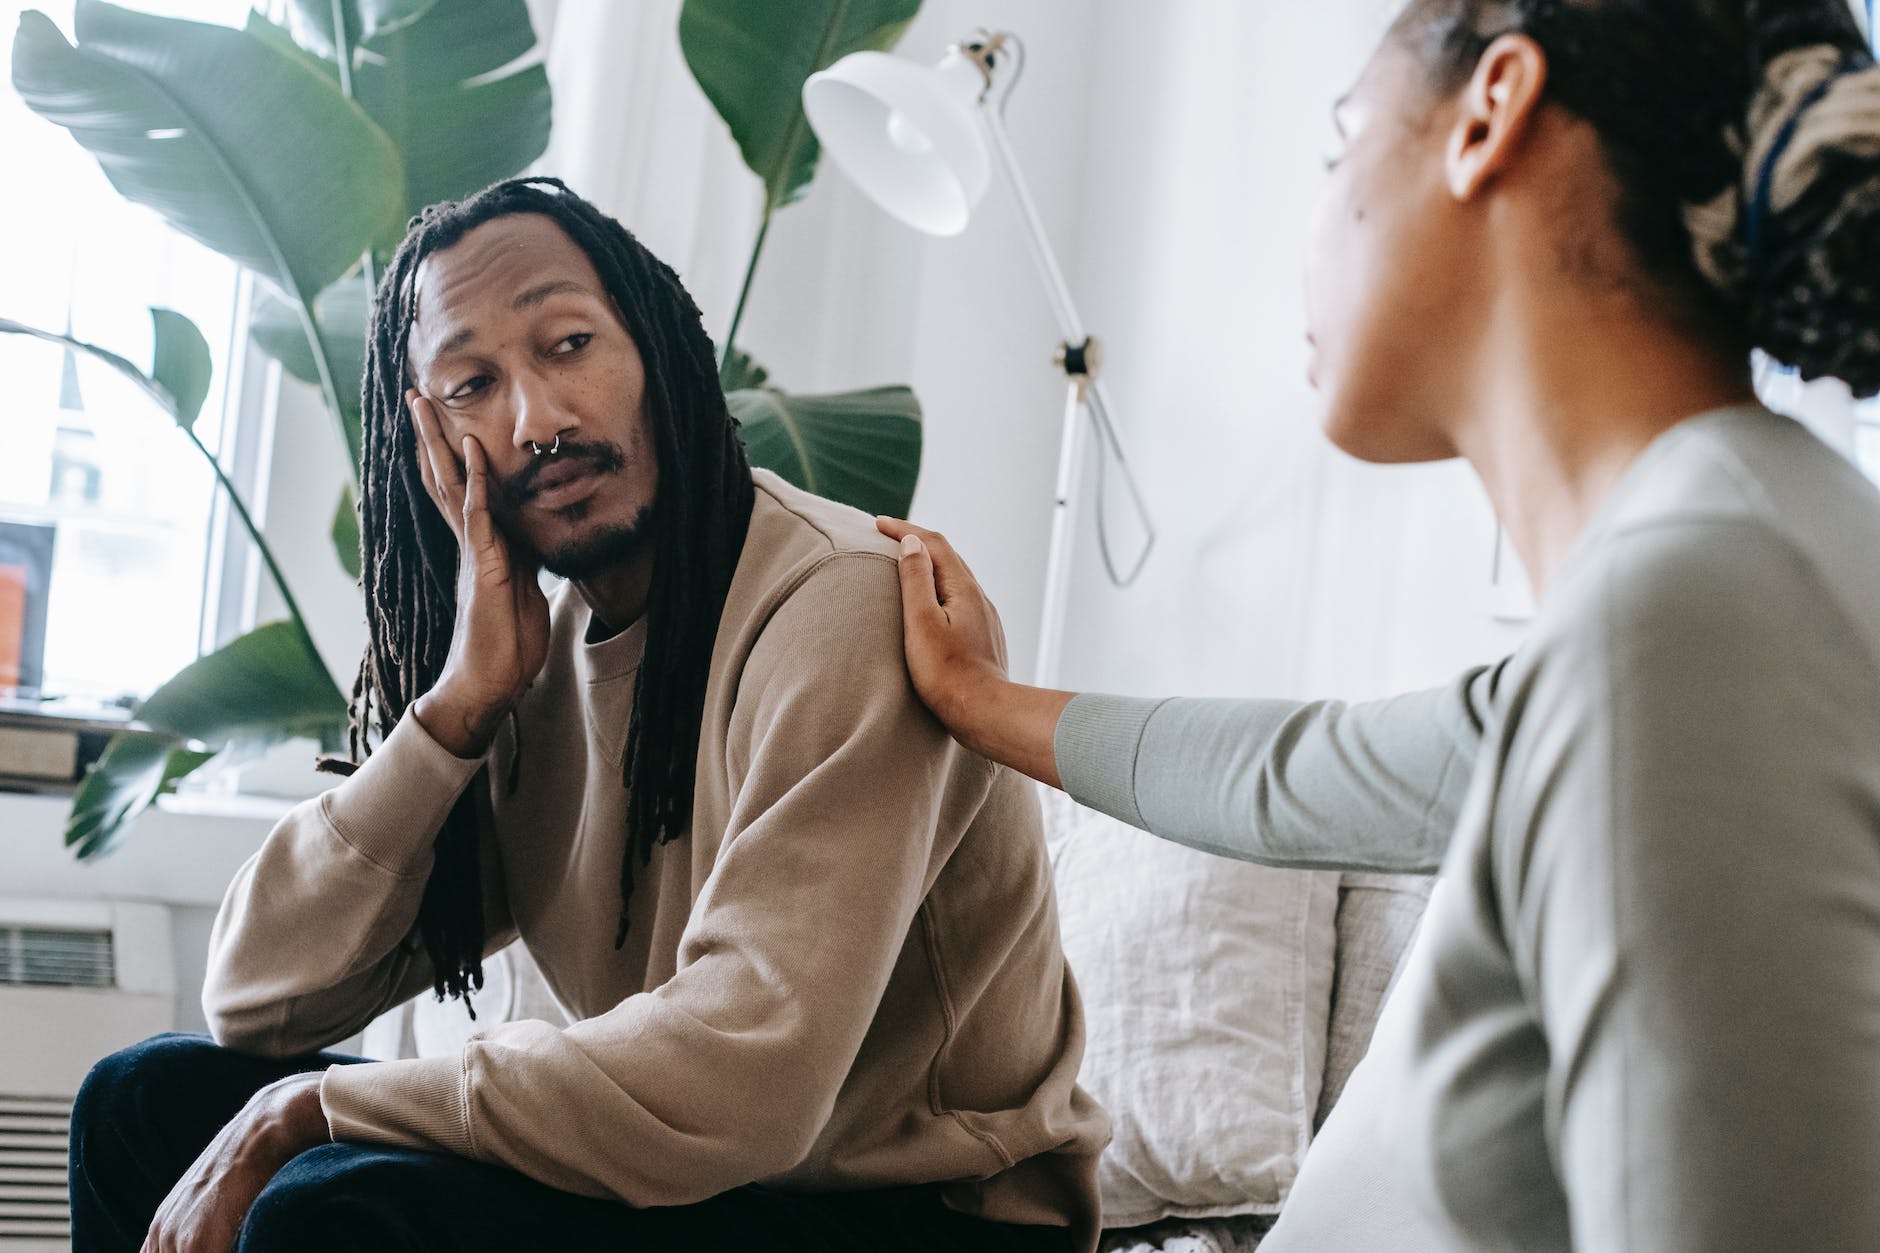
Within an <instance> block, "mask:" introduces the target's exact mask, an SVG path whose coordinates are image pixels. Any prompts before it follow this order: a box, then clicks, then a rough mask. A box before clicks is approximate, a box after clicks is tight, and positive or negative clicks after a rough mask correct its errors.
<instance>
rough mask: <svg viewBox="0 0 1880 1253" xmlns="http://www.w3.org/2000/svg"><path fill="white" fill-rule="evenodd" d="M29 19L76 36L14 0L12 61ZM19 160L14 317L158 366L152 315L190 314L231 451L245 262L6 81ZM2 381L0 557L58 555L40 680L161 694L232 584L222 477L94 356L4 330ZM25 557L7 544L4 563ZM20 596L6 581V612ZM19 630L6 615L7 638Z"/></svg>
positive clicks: (3, 142) (5, 53)
mask: <svg viewBox="0 0 1880 1253" xmlns="http://www.w3.org/2000/svg"><path fill="white" fill-rule="evenodd" d="M138 7H140V8H143V9H149V10H155V11H166V12H169V13H171V14H173V15H176V16H188V17H191V18H195V19H198V20H204V19H206V20H216V21H222V22H227V23H230V24H234V23H239V22H240V21H242V20H243V18H244V16H245V15H246V13H247V9H248V5H247V4H246V3H245V2H243V0H169V2H168V3H163V2H161V0H138ZM28 8H36V9H39V10H40V11H41V12H43V13H45V14H46V15H47V16H48V17H50V18H51V19H52V20H53V21H54V22H56V23H58V24H59V26H60V28H61V29H62V30H64V31H65V32H66V34H67V36H68V37H70V34H71V29H72V26H71V23H72V0H33V2H31V3H19V2H17V0H0V64H10V63H11V52H12V42H13V35H14V32H15V30H16V29H17V28H18V25H19V17H20V13H21V12H22V11H23V10H24V9H28ZM0 167H3V168H4V170H5V177H6V182H7V184H8V186H9V187H10V188H12V189H14V191H15V194H13V195H9V196H6V197H0V270H3V271H4V273H5V275H6V282H5V284H4V286H3V287H0V314H4V315H6V316H8V317H12V318H14V319H16V320H18V321H21V322H26V323H28V324H31V325H34V326H39V327H44V328H47V329H50V330H69V331H70V333H71V334H73V335H74V336H76V337H77V338H79V339H81V340H86V341H89V342H92V343H96V344H99V345H101V346H103V347H106V348H109V349H111V350H112V351H114V352H118V353H121V354H122V355H124V356H126V357H128V358H129V359H131V360H132V361H134V362H137V363H138V364H140V365H145V366H147V365H148V363H149V360H150V335H151V326H150V315H149V312H148V309H149V306H152V305H161V306H166V307H168V308H172V309H176V310H177V311H178V312H181V313H183V314H185V315H187V316H188V317H189V318H191V319H192V320H193V321H195V323H196V324H197V326H199V327H200V328H201V329H202V332H203V334H204V336H205V337H207V339H208V341H209V346H210V351H211V353H212V355H213V357H214V360H215V379H214V389H213V390H212V391H211V392H210V394H209V398H208V401H207V403H206V404H205V405H204V406H203V412H202V416H201V418H200V419H199V421H198V423H197V431H198V433H199V434H200V435H201V436H202V439H203V441H204V443H206V444H207V445H208V446H209V447H210V448H211V449H217V448H221V447H225V446H227V445H228V444H229V443H230V436H231V434H232V431H233V425H234V423H233V419H232V416H231V414H232V411H233V409H234V406H232V405H231V404H230V402H229V397H230V395H231V394H238V393H239V386H236V387H234V388H233V389H231V383H232V382H233V381H234V379H233V370H234V369H238V368H239V365H240V362H241V360H242V358H243V356H244V355H245V348H244V345H243V344H242V343H241V342H240V340H239V339H238V336H241V335H243V334H244V331H243V328H242V327H241V325H240V319H239V318H238V317H237V312H238V306H239V303H240V299H241V294H242V291H243V283H242V279H241V276H240V275H239V273H238V270H237V267H236V266H235V265H234V264H233V263H231V262H229V261H227V260H225V259H223V258H222V257H220V256H218V255H217V254H215V253H213V252H211V251H209V250H208V249H206V248H204V247H202V246H201V245H199V244H197V243H195V242H194V241H193V240H190V239H187V238H185V237H183V236H181V235H179V234H177V233H176V232H174V231H172V230H170V229H169V228H168V227H167V226H166V225H164V223H163V221H162V219H161V218H159V217H158V216H157V215H156V214H155V213H153V212H152V211H150V210H148V209H145V208H142V207H141V206H137V205H133V204H131V203H129V202H128V201H126V200H124V199H123V198H122V197H121V196H119V195H118V193H117V192H116V190H115V189H113V188H112V186H111V185H110V183H109V181H107V180H106V178H105V176H104V174H103V172H102V171H101V170H100V169H99V168H98V164H97V162H96V161H95V160H93V158H92V156H91V154H90V153H88V152H86V151H85V150H84V149H83V148H82V147H81V146H80V145H79V144H78V143H77V142H76V141H75V140H73V139H72V137H71V136H70V135H69V134H67V133H66V131H65V130H64V129H63V128H61V127H58V126H55V125H53V124H51V123H49V122H47V121H45V120H43V119H41V118H40V117H38V116H37V115H36V114H34V113H33V112H32V111H31V110H29V109H27V108H26V106H25V105H24V104H23V103H22V102H21V101H20V99H19V97H18V96H16V95H15V94H14V93H13V92H12V91H11V89H10V88H6V89H0ZM0 379H5V380H6V388H5V392H4V399H0V407H3V408H4V412H3V413H0V432H4V439H5V440H6V447H7V451H6V453H5V455H3V456H0V549H6V550H7V551H13V552H17V551H20V550H21V548H22V546H24V547H25V548H32V547H35V546H39V547H49V549H50V578H49V582H48V583H47V585H46V586H45V587H44V588H43V600H44V603H43V605H42V606H40V608H41V610H42V611H43V614H44V624H43V631H42V632H41V641H42V643H43V654H42V656H41V657H39V658H38V660H39V661H40V662H41V664H40V665H39V666H38V667H37V669H38V670H39V672H40V683H39V686H40V687H41V688H42V689H43V690H44V691H45V692H47V693H48V694H54V695H59V696H73V697H78V698H80V699H84V700H110V699H114V698H118V697H123V696H141V695H146V694H148V692H149V691H150V690H151V689H152V688H153V687H155V686H156V685H157V684H158V683H161V682H162V681H163V680H164V679H166V678H168V677H169V676H170V675H171V674H173V673H174V672H175V671H176V670H177V669H179V668H180V667H181V666H183V665H185V664H187V663H188V662H189V661H191V660H193V659H194V658H195V657H196V656H197V655H198V653H199V651H200V645H201V643H202V639H203V636H204V624H205V620H206V619H207V618H209V617H210V615H208V614H207V613H206V612H205V608H206V606H208V605H209V604H210V603H211V601H212V597H213V593H214V592H215V591H216V590H218V585H219V580H217V579H211V578H210V577H209V575H210V571H209V568H208V565H209V561H208V554H209V553H210V551H211V545H210V543H209V540H210V536H211V529H212V527H213V526H214V525H216V523H217V521H218V510H217V501H216V489H215V483H214V479H213V477H212V476H211V475H210V473H209V471H208V468H207V467H206V466H205V465H204V464H203V462H202V459H201V457H200V455H199V454H197V453H196V451H195V450H194V449H192V448H191V447H190V446H189V444H188V442H187V441H186V440H184V439H183V438H182V437H181V436H180V435H179V434H178V433H177V431H176V430H175V429H174V428H173V427H172V426H171V424H170V423H169V422H168V421H167V420H166V419H165V418H164V417H163V416H162V414H160V413H159V412H157V411H156V410H154V409H153V408H152V407H151V406H150V404H149V402H148V401H147V400H146V399H145V398H144V397H143V396H142V395H141V393H139V392H138V391H137V390H136V389H135V388H133V387H132V386H131V385H130V384H129V383H127V382H126V381H124V380H122V379H121V378H119V377H118V376H117V375H115V374H114V373H112V372H111V371H110V370H108V369H105V368H104V367H102V366H100V365H98V364H96V363H94V362H92V361H90V360H89V359H88V358H86V357H84V356H83V355H81V354H77V353H73V352H69V351H65V350H61V349H60V348H58V347H55V346H53V345H50V344H46V343H43V342H41V341H37V340H30V339H25V338H22V337H19V336H11V335H6V336H0ZM9 540H10V541H11V545H10V547H9V546H8V543H7V541H9ZM48 541H49V543H48ZM7 560H8V558H7V556H6V552H5V551H0V571H3V570H4V568H5V563H6V561H7ZM16 569H17V567H16ZM12 586H13V588H14V589H16V590H17V589H18V587H19V586H20V584H19V582H18V580H17V578H16V579H15V581H14V583H13V585H12ZM7 591H8V589H7V588H6V587H0V619H5V618H6V617H7V616H8V615H9V609H8V605H9V604H10V603H11V602H9V601H8V600H7V598H6V595H5V593H6V592H7ZM11 612H12V616H14V617H18V616H19V615H20V613H21V612H22V611H21V610H19V609H18V608H17V607H16V608H15V609H14V610H13V611H11ZM6 625H7V623H6V621H4V620H0V644H5V643H7V642H8V641H7V639H6V638H3V637H5V636H6V635H7V632H6V631H5V630H4V628H5V627H6ZM23 634H24V633H23V632H22V631H20V630H19V629H17V628H16V629H15V630H14V632H13V635H15V636H23ZM16 647H17V642H16ZM0 660H4V659H0ZM32 660H33V659H32V658H27V659H26V662H27V664H26V666H25V667H24V668H25V670H26V672H27V677H28V678H29V679H30V676H31V672H32V671H33V670H34V669H35V667H34V666H32V664H31V661H32ZM0 669H4V667H3V666H0ZM3 680H4V676H0V681H3Z"/></svg>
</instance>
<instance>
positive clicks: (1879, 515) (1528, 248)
mask: <svg viewBox="0 0 1880 1253" xmlns="http://www.w3.org/2000/svg"><path fill="white" fill-rule="evenodd" d="M1336 116H1337V120H1338V124H1339V130H1340V133H1341V135H1342V139H1343V151H1342V153H1341V154H1340V155H1339V157H1338V158H1337V159H1336V160H1335V161H1333V162H1332V168H1331V174H1330V178H1329V181H1328V185H1327V188H1326V192H1325V196H1324V200H1323V204H1322V207H1321V212H1320V215H1319V219H1318V224H1317V228H1316V231H1317V238H1316V240H1315V247H1314V249H1313V252H1312V265H1311V269H1310V275H1309V280H1308V304H1309V307H1310V317H1311V322H1312V327H1311V332H1312V339H1313V344H1314V361H1313V376H1314V380H1315V383H1316V385H1317V387H1318V389H1319V391H1320V392H1321V394H1322V396H1323V400H1324V405H1325V412H1324V425H1325V428H1326V431H1327V433H1328V434H1329V436H1330V437H1331V439H1332V440H1333V441H1334V442H1335V443H1336V444H1337V445H1338V446H1339V447H1341V448H1343V449H1344V450H1346V451H1347V452H1349V453H1352V454H1354V455H1356V456H1358V457H1361V458H1364V459H1367V460H1371V461H1377V462H1400V461H1428V460H1434V459H1440V458H1448V457H1455V456H1461V457H1464V458H1466V459H1467V460H1468V461H1469V462H1470V463H1471V465H1472V466H1473V468H1474V469H1475V470H1476V472H1477V473H1478V475H1479V476H1480V478H1481V480H1482V482H1483V483H1484V485H1485V486H1486V487H1487V490H1488V492H1489V495H1490V497H1491V498H1492V500H1493V501H1494V503H1495V506H1496V508H1497V511H1498V512H1499V513H1500V515H1501V518H1502V520H1503V522H1504V523H1505V525H1506V526H1507V528H1508V532H1509V534H1510V536H1511V537H1512V539H1513V541H1514V544H1515V546H1516V548H1517V549H1518V551H1519V552H1520V554H1521V557H1522V559H1523V561H1524V563H1525V565H1526V567H1527V570H1528V573H1529V575H1530V576H1531V579H1532V581H1533V583H1534V585H1535V588H1536V590H1537V593H1538V594H1539V596H1540V602H1541V610H1540V613H1539V615H1538V618H1537V619H1536V621H1535V622H1534V624H1533V627H1532V629H1531V634H1530V637H1529V639H1528V640H1527V642H1526V643H1525V644H1524V645H1523V647H1522V648H1521V649H1520V650H1519V651H1518V652H1516V653H1515V654H1514V655H1513V656H1512V657H1510V658H1508V659H1507V660H1505V661H1504V662H1502V663H1501V664H1500V665H1498V666H1495V667H1491V668H1485V669H1481V670H1477V671H1472V672H1470V673H1469V674H1466V675H1464V676H1462V678H1461V679H1460V680H1458V681H1457V682H1456V683H1454V684H1452V685H1450V686H1449V687H1447V688H1444V689H1439V690H1437V691H1433V692H1426V693H1421V694H1417V695H1412V696H1407V697H1402V698H1399V699H1397V700H1394V701H1387V702H1379V703H1376V704H1370V705H1358V706H1349V707H1347V706H1341V705H1338V704H1333V703H1318V704H1299V703H1296V702H1287V701H1199V700H1169V701H1142V700H1133V699H1122V698H1117V697H1108V696H1098V695H1091V694H1084V695H1073V694H1072V693H1068V692H1048V691H1042V690H1039V689H1034V688H1028V687H1023V686H1020V685H1017V684H1014V683H1012V682H1010V681H1009V680H1008V679H1007V678H1006V676H1005V673H1004V670H1003V668H1002V667H1001V665H1000V664H999V660H998V658H999V653H998V650H997V648H996V644H997V641H998V626H997V618H996V616H995V615H994V614H993V613H992V612H991V610H990V607H989V606H988V605H987V604H986V602H985V600H984V597H983V596H982V594H981V593H980V591H979V589H978V587H977V585H976V584H975V583H974V581H973V579H972V576H971V574H970V572H969V571H968V570H967V568H966V567H965V565H964V564H963V563H962V562H961V561H960V559H959V558H958V556H956V555H955V554H954V553H953V551H952V550H951V548H950V547H949V546H948V545H947V544H946V543H945V541H944V539H942V538H941V537H939V536H937V535H935V534H933V533H931V532H927V531H923V530H920V529H918V528H914V527H910V526H908V525H907V524H905V523H901V522H896V521H892V520H888V519H883V520H881V522H880V525H881V526H882V528H883V530H884V531H886V532H887V533H889V534H890V535H891V536H893V537H895V538H897V539H900V540H901V541H902V550H903V555H902V559H901V565H902V586H903V599H904V603H905V606H906V612H905V618H906V646H907V651H908V658H909V665H910V669H911V672H912V673H913V675H914V676H915V682H916V686H917V687H918V689H919V690H920V692H921V694H922V696H923V698H924V699H925V700H926V701H927V702H928V704H929V705H930V707H931V708H933V709H934V711H935V712H936V713H937V714H938V715H939V717H940V718H941V719H942V721H944V722H945V723H946V724H947V725H948V727H949V729H950V730H951V731H952V732H953V733H954V735H955V736H956V737H957V738H959V739H960V740H961V741H962V742H963V743H965V744H966V745H968V746H969V747H972V748H975V749H977V750H978V751H980V752H981V753H984V754H986V755H987V756H989V757H991V758H993V759H994V760H998V761H1002V762H1005V763H1006V764H1009V765H1012V766H1014V767H1017V768H1019V769H1022V770H1024V771H1026V772H1027V773H1029V774H1031V775H1033V776H1034V777H1036V778H1039V779H1041V780H1043V781H1045V782H1047V783H1050V784H1055V785H1058V786H1061V787H1063V788H1064V789H1065V790H1067V791H1069V792H1070V793H1071V794H1072V795H1073V796H1075V797H1077V798H1078V799H1079V800H1082V801H1083V802H1085V803H1087V804H1090V805H1092V806H1095V807H1097V808H1100V809H1104V810H1106V811H1108V812H1110V813H1112V814H1114V815H1116V816H1118V817H1120V818H1122V819H1124V820H1126V821H1128V822H1131V823H1134V824H1136V825H1138V826H1141V827H1144V828H1146V829H1148V830H1150V831H1152V832H1154V833H1156V834H1158V835H1161V836H1164V837H1166V838H1169V839H1174V840H1178V841H1182V842H1184V843H1188V844H1192V845H1194V846H1196V847H1200V848H1203V849H1207V850H1211V851H1214V852H1217V853H1222V854H1225V855H1229V856H1235V857H1243V858H1248V859H1252V860H1258V861H1265V862H1269V863H1274V864H1281V865H1297V866H1334V867H1349V868H1362V869H1381V870H1394V871H1404V870H1425V871H1427V870H1435V869H1437V868H1438V867H1439V866H1440V867H1441V868H1442V869H1443V871H1444V874H1443V879H1442V881H1441V882H1440V883H1439V885H1438V887H1437V889H1436V892H1435V895H1434V897H1433V898H1432V901H1431V904H1430V907H1429V910H1428V913H1427V914H1426V916H1425V919H1424V923H1423V927H1422V931H1421V933H1420V935H1419V936H1418V939H1417V940H1416V942H1415V945H1414V946H1413V949H1412V952H1411V954H1410V956H1409V957H1408V958H1407V960H1406V962H1405V967H1404V975H1403V977H1402V979H1401V980H1400V982H1399V986H1398V987H1397V988H1396V990H1395V991H1394V993H1393V994H1392V997H1391V999H1390V1001H1389V1003H1388V1005H1387V1006H1386V1008H1385V1010H1384V1013H1383V1016H1382V1019H1381V1020H1380V1023H1379V1026H1378V1029H1377V1033H1376V1037H1375V1039H1374V1041H1373V1045H1372V1049H1371V1052H1370V1055H1369V1056H1368V1057H1367V1058H1366V1060H1365V1062H1364V1063H1363V1064H1362V1065H1361V1066H1360V1068H1359V1072H1358V1075H1357V1076H1354V1078H1353V1080H1352V1082H1351V1085H1350V1086H1349V1087H1347V1089H1346V1090H1345V1095H1344V1097H1343V1098H1342V1100H1341V1101H1340V1103H1339V1105H1338V1107H1337V1108H1336V1109H1335V1110H1334V1111H1333V1113H1332V1116H1331V1119H1330V1120H1329V1121H1328V1123H1327V1124H1326V1127H1325V1129H1324V1132H1323V1134H1322V1136H1321V1138H1320V1140H1319V1142H1318V1143H1317V1145H1315V1147H1314V1149H1313V1152H1312V1153H1311V1154H1310V1155H1309V1156H1308V1158H1307V1161H1306V1163H1305V1167H1304V1169H1303V1170H1302V1172H1301V1175H1300V1178H1299V1181H1298V1183H1297V1186H1296V1187H1295V1189H1294V1192H1293V1195H1292V1197H1291V1199H1290V1200H1289V1202H1288V1205H1287V1208H1286V1209H1285V1211H1284V1212H1283V1213H1282V1216H1281V1218H1280V1221H1279V1224H1278V1226H1277V1227H1276V1228H1275V1230H1274V1231H1273V1233H1272V1234H1271V1235H1270V1236H1268V1237H1267V1240H1266V1242H1265V1243H1263V1244H1262V1246H1261V1248H1262V1253H1269V1250H1279V1251H1281V1253H1293V1251H1294V1250H1312V1251H1314V1253H1327V1251H1331V1253H1339V1251H1342V1250H1352V1251H1353V1253H1356V1251H1357V1250H1365V1251H1366V1253H1369V1251H1370V1250H1401V1249H1413V1250H1420V1249H1458V1248H1467V1249H1481V1250H1495V1251H1501V1250H1513V1249H1523V1250H1567V1249H1582V1250H1622V1249H1637V1250H1649V1251H1650V1253H1667V1251H1671V1250H1692V1251H1693V1253H1696V1251H1698V1250H1721V1249H1731V1250H1737V1249H1744V1250H1782V1251H1784V1253H1795V1251H1800V1250H1824V1251H1825V1250H1856V1249H1859V1250H1872V1249H1880V494H1877V493H1876V492H1875V490H1874V488H1873V487H1872V486H1871V485H1870V484H1869V483H1868V482H1867V481H1866V480H1865V479H1863V478H1862V477H1861V475H1860V474H1859V473H1858V472H1857V471H1856V470H1855V469H1854V468H1853V467H1852V466H1851V465H1849V464H1848V463H1847V462H1846V461H1845V460H1843V459H1842V458H1841V457H1840V456H1838V455H1837V454H1835V453H1834V452H1833V451H1831V450H1830V449H1828V448H1827V447H1826V446H1825V445H1823V444H1821V443H1820V442H1819V441H1818V440H1816V439H1815V438H1814V437H1813V436H1812V435H1811V434H1810V433H1808V432H1807V431H1806V430H1805V429H1804V428H1802V427H1801V426H1799V425H1798V424H1796V423H1794V422H1792V421H1789V420H1787V419H1785V418H1782V417H1779V416H1777V415H1775V414H1773V413H1771V412H1769V411H1767V410H1766V409H1764V408H1762V407H1761V406H1760V405H1758V404H1757V403H1756V401H1755V397H1754V394H1753V392H1752V389H1751V374H1750V356H1751V351H1752V349H1760V350H1762V351H1763V352H1766V353H1768V354H1769V355H1770V356H1771V357H1773V358H1774V359H1775V360H1777V361H1778V362H1781V363H1784V364H1786V365H1788V366H1791V367H1793V368H1794V369H1796V370H1798V371H1799V372H1800V373H1801V374H1802V375H1803V377H1806V378H1815V377H1819V376H1824V375H1833V376H1838V377H1840V378H1842V379H1844V380H1846V382H1847V383H1848V384H1849V385H1850V386H1851V387H1852V388H1853V390H1854V391H1855V393H1856V394H1858V395H1861V396H1872V395H1874V394H1875V393H1876V392H1880V69H1876V68H1875V65H1874V61H1873V58H1872V56H1871V55H1870V54H1869V51H1868V48H1867V45H1866V43H1865V41H1864V40H1863V37H1862V35H1861V32H1860V31H1859V29H1858V26H1857V23H1856V21H1855V20H1854V17H1853V15H1852V13H1851V10H1850V8H1849V7H1848V4H1847V2H1846V0H1409V3H1407V4H1406V5H1405V6H1404V8H1403V10H1402V11H1401V12H1400V14H1399V15H1398V16H1397V18H1396V20H1395V21H1394V23H1393V25H1392V27H1391V29H1390V32H1389V35H1388V36H1387V38H1386V39H1385V41H1384V43H1383V44H1382V46H1381V47H1380V48H1379V50H1378V52H1377V53H1376V55H1375V56H1374V57H1373V59H1372V61H1371V62H1370V64H1369V65H1368V66H1367V68H1366V69H1365V71H1364V73H1363V74H1362V76H1361V77H1360V79H1359V81H1358V83H1357V84H1356V86H1355V87H1354V88H1353V89H1352V90H1351V92H1350V93H1349V94H1348V95H1347V96H1345V97H1344V98H1343V99H1342V100H1341V101H1340V103H1339V105H1338V107H1337V110H1336Z"/></svg>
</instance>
